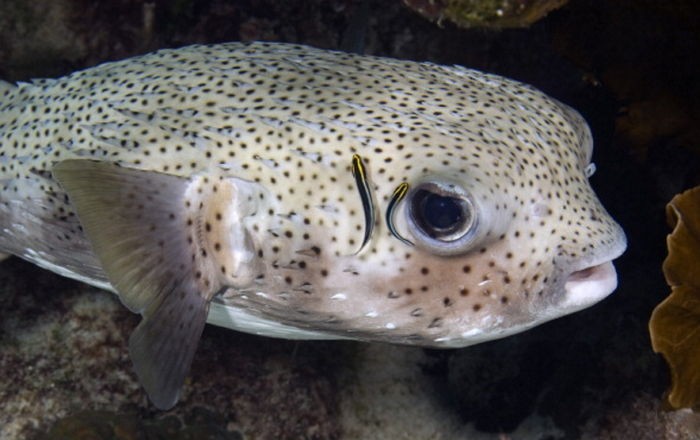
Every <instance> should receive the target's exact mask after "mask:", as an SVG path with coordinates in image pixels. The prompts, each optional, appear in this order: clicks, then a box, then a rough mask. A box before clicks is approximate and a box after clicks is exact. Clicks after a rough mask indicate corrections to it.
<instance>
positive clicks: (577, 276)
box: [560, 260, 617, 312]
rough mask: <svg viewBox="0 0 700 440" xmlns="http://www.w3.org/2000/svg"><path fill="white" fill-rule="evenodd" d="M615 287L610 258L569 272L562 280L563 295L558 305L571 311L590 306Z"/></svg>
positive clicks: (615, 276) (614, 274) (615, 279)
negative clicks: (564, 279)
mask: <svg viewBox="0 0 700 440" xmlns="http://www.w3.org/2000/svg"><path fill="white" fill-rule="evenodd" d="M616 287H617V272H616V271H615V266H613V263H612V260H607V261H605V262H603V263H599V264H595V265H591V266H588V267H585V268H583V269H580V270H576V271H574V272H571V273H570V274H569V276H568V277H567V279H566V281H565V282H564V291H565V297H564V300H563V301H562V302H561V304H560V306H562V307H565V308H567V309H570V310H571V311H572V312H574V311H576V310H581V309H584V308H586V307H588V306H591V305H593V304H595V303H597V302H598V301H600V300H602V299H603V298H605V297H606V296H608V295H610V294H611V293H612V292H613V291H614V290H615V288H616Z"/></svg>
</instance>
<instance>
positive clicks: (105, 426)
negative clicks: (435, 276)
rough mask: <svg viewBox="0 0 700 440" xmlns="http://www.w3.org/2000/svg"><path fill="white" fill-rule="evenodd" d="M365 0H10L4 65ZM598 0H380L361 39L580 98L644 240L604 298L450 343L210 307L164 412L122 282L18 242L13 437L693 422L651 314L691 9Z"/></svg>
mask: <svg viewBox="0 0 700 440" xmlns="http://www.w3.org/2000/svg"><path fill="white" fill-rule="evenodd" d="M357 3H358V2H356V1H351V0H346V1H340V0H333V1H332V0H325V1H324V0H315V1H312V0H307V1H288V2H275V1H272V0H270V1H253V0H250V1H224V0H208V1H178V2H166V1H154V2H150V3H148V4H147V5H146V7H144V4H143V2H139V1H135V0H133V1H130V0H119V1H105V2H99V3H95V2H88V1H83V0H60V1H52V0H37V1H34V2H22V1H9V2H3V3H2V4H0V77H2V78H5V79H13V80H22V79H28V78H31V77H38V76H56V75H60V74H64V73H68V72H70V71H72V70H75V69H78V68H81V67H85V66H88V65H94V64H96V63H98V62H101V61H104V60H108V59H120V58H124V57H126V56H129V55H133V54H137V53H143V52H145V51H148V50H150V49H155V48H158V47H175V46H181V45H184V44H187V43H192V42H216V41H229V40H240V39H245V40H254V39H267V40H276V41H292V42H301V43H306V44H311V45H315V46H319V47H326V48H337V47H339V45H340V44H341V41H342V39H343V35H344V34H347V32H345V29H347V24H348V23H349V22H350V21H351V20H350V19H349V17H350V16H351V13H352V11H353V8H355V7H356V6H357ZM627 3H628V2H625V1H622V2H621V4H623V5H622V6H624V5H627V6H629V4H627ZM676 3H677V4H678V5H679V6H678V7H679V8H680V5H683V4H684V3H683V2H676ZM606 4H607V5H609V3H606V2H605V1H604V0H599V1H572V2H570V5H569V6H568V7H566V8H565V9H563V10H561V11H557V12H554V13H552V14H550V16H548V17H547V18H546V19H544V20H543V21H541V22H539V23H537V24H536V25H535V26H533V27H532V28H530V29H527V30H511V31H501V32H485V31H480V30H461V29H457V28H456V27H454V26H451V25H450V24H448V23H443V25H442V26H436V25H435V24H432V23H430V22H428V21H426V20H424V19H423V18H421V17H419V16H418V15H416V14H414V13H413V12H411V11H409V10H408V9H406V8H404V7H403V6H401V4H400V2H398V1H389V0H386V1H380V0H376V1H372V2H370V6H371V7H370V8H369V11H370V13H369V15H367V16H364V17H361V18H363V19H364V21H365V22H366V23H367V27H366V29H365V30H364V32H365V34H364V35H365V44H364V46H365V51H366V52H367V53H371V54H379V55H387V56H393V57H397V58H407V59H417V60H431V61H435V62H440V63H445V64H451V63H457V64H462V65H466V66H469V67H475V68H481V69H484V70H488V71H492V72H495V73H500V74H504V75H506V76H510V77H514V78H517V79H521V80H523V81H526V82H528V83H531V84H534V85H536V86H538V87H540V88H542V89H543V90H545V91H547V92H548V93H549V94H551V95H552V96H554V97H556V98H558V99H560V100H562V101H563V102H566V103H568V104H570V105H572V106H573V107H575V108H577V109H579V110H580V111H581V112H582V113H583V115H584V116H585V117H586V118H587V119H588V121H589V123H590V124H591V128H592V130H593V133H594V136H595V139H596V152H595V156H594V161H595V162H596V163H597V165H598V172H597V173H596V175H595V176H594V177H593V178H592V184H593V186H594V187H595V189H596V191H597V193H598V194H599V195H600V197H601V199H602V200H603V203H604V205H605V206H606V207H607V208H608V209H609V211H610V212H611V214H612V215H613V216H614V217H615V218H616V219H618V220H619V221H620V223H621V224H622V225H623V227H624V228H625V230H626V232H627V234H628V239H629V242H630V246H629V250H628V251H627V253H626V254H625V255H624V256H623V257H622V258H621V259H620V260H618V262H617V263H616V266H617V268H618V272H619V278H620V287H619V289H618V290H617V291H616V292H615V294H614V295H612V296H611V297H610V298H608V299H606V300H605V301H603V302H602V303H601V304H599V305H597V306H595V307H593V308H591V309H588V310H586V311H583V312H580V313H578V314H576V315H573V316H570V317H567V318H563V319H559V320H557V321H554V322H552V323H549V324H546V325H543V326H541V327H539V328H536V329H534V330H532V331H529V332H526V333H523V334H521V335H516V336H513V337H510V338H507V339H504V340H502V341H496V342H492V343H486V344H482V345H479V346H475V347H471V348H467V349H462V350H448V351H435V350H423V349H418V348H410V347H395V346H387V345H381V344H364V343H355V342H289V341H281V340H273V339H267V338H260V337H255V336H249V335H244V334H240V333H236V332H233V331H229V330H225V329H220V328H215V327H211V326H207V328H206V329H205V331H204V335H203V337H202V341H201V344H200V348H199V350H198V352H197V355H196V357H195V360H194V364H193V367H192V372H191V375H190V377H189V378H188V380H187V383H186V384H185V387H184V390H183V394H182V396H181V399H180V403H179V404H178V405H177V406H176V407H175V408H174V409H173V410H171V411H168V412H165V413H163V412H159V411H157V410H155V409H154V408H153V407H152V406H151V405H150V404H149V403H148V401H147V399H146V397H145V395H144V393H143V391H142V390H141V388H140V386H139V385H138V383H137V382H136V380H135V376H134V374H133V372H132V371H131V365H130V361H129V359H128V353H127V340H128V336H129V334H130V332H131V330H132V329H133V328H134V327H135V325H136V324H137V322H138V317H137V316H135V315H132V314H131V313H129V312H128V311H127V310H126V309H125V308H124V307H122V306H121V305H120V303H119V302H118V300H117V298H116V297H114V296H113V295H111V294H109V293H106V292H102V291H99V290H97V289H94V288H91V287H88V286H85V285H82V284H80V283H77V282H74V281H71V280H67V279H64V278H61V277H58V276H57V275H54V274H52V273H49V272H46V271H44V270H41V269H39V268H37V267H35V266H32V265H30V264H28V263H25V262H23V261H20V260H18V259H9V260H5V261H3V262H1V263H0V439H3V440H5V439H8V440H11V439H25V438H27V439H39V438H46V439H61V438H76V439H111V438H119V439H146V438H149V439H150V438H181V439H185V438H187V439H204V438H210V439H242V438H245V439H482V438H483V439H511V438H512V439H559V438H567V439H569V438H570V439H578V438H581V439H608V438H609V439H630V438H634V439H636V440H641V439H694V438H700V418H699V417H698V416H697V415H695V414H693V413H691V412H689V411H676V412H667V411H664V410H663V409H662V399H663V392H664V390H665V389H666V387H667V386H668V381H669V376H668V371H667V369H666V367H665V365H664V363H663V362H662V360H661V359H660V357H658V356H657V355H655V354H654V353H653V352H652V351H651V348H650V344H649V338H648V333H647V321H648V317H649V314H650V312H651V310H652V309H653V307H654V305H655V304H656V303H658V302H659V301H660V300H661V299H662V298H663V297H664V296H665V295H666V294H667V290H668V289H667V287H666V286H665V284H664V280H663V277H662V274H661V262H662V260H663V258H664V243H665V242H664V240H665V234H666V233H667V227H666V225H665V224H664V215H663V206H664V204H665V203H666V202H667V201H668V200H669V199H670V197H671V196H672V195H673V194H675V193H677V192H680V191H681V190H683V189H684V188H687V187H688V186H689V185H691V184H692V183H693V182H694V184H697V183H698V177H697V174H695V173H696V172H697V170H698V169H699V168H698V167H697V163H698V159H697V155H696V152H697V149H696V150H692V149H689V143H688V142H687V139H691V140H692V139H696V138H695V137H693V134H694V133H695V132H694V131H693V129H694V127H693V125H694V124H686V123H684V122H683V119H682V118H683V115H684V114H685V113H683V112H680V111H678V108H677V107H676V106H675V104H674V103H676V102H683V100H684V99H686V100H689V99H694V97H696V96H697V86H693V84H688V83H682V81H681V80H679V79H678V76H681V77H683V78H687V77H695V78H697V75H695V76H693V75H691V74H688V72H690V73H694V72H696V70H693V69H697V66H694V65H693V66H687V65H685V64H683V63H684V62H692V60H693V59H694V58H693V57H692V55H693V54H694V53H695V49H696V48H697V34H696V33H694V32H693V31H692V30H689V31H688V33H685V30H684V29H685V27H684V26H685V25H686V24H687V23H686V22H685V21H684V19H683V17H685V16H691V15H692V10H691V11H688V12H683V13H679V12H678V11H675V10H673V8H672V7H671V6H669V7H668V10H666V11H665V12H664V13H666V14H667V15H663V14H662V13H660V12H659V11H658V10H649V9H645V8H644V7H643V6H639V7H637V8H636V9H635V8H632V9H630V10H629V11H631V12H624V13H621V12H620V10H619V9H620V8H622V6H620V8H616V7H607V6H605V5H606ZM667 4H671V5H673V4H675V3H674V2H669V3H667ZM684 7H688V6H687V5H685V6H684ZM690 8H692V6H690ZM149 14H153V16H154V17H155V18H154V20H153V21H149V20H148V19H145V22H146V23H149V24H148V25H147V26H145V25H144V24H143V23H144V17H147V16H148V15H149ZM662 43H663V44H662ZM675 43H678V44H675ZM679 54H680V55H683V54H685V56H680V55H679ZM673 63H676V64H673ZM649 84H653V86H649ZM693 87H695V88H693ZM659 96H663V97H664V99H658V97H659ZM668 96H671V97H672V98H673V99H670V100H669V99H665V98H666V97H668ZM638 103H643V104H644V106H642V105H637V104H638ZM650 107H651V108H653V109H654V111H653V112H651V113H650V114H651V115H652V116H649V117H648V118H646V119H645V115H647V114H646V113H645V112H644V109H646V108H650ZM681 107H682V108H685V107H683V106H681ZM686 113H688V112H686ZM677 114H680V115H681V116H677V117H675V119H672V120H671V122H668V121H669V120H670V119H669V116H668V115H677ZM640 115H641V116H640ZM693 116H694V114H693V113H692V112H690V113H689V114H688V115H687V117H688V118H692V117H693ZM664 118H665V119H664ZM659 120H662V122H663V124H661V123H658V121H659ZM679 120H680V121H681V122H678V121H679ZM635 124H636V125H635ZM674 124H675V125H674ZM669 127H670V128H669ZM642 128H643V129H642ZM655 130H656V131H655Z"/></svg>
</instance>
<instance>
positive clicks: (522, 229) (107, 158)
mask: <svg viewBox="0 0 700 440" xmlns="http://www.w3.org/2000/svg"><path fill="white" fill-rule="evenodd" d="M0 97H1V99H0V145H1V149H0V190H1V191H0V252H3V253H6V254H13V255H16V256H19V257H21V258H24V259H26V260H29V261H32V262H34V263H36V264H38V265H40V266H42V267H45V268H47V269H49V270H52V271H55V272H57V273H59V274H62V275H65V276H68V277H72V278H75V279H78V280H81V281H84V282H87V283H90V284H92V285H95V286H99V287H102V288H106V289H110V290H112V291H114V292H116V293H118V295H119V297H120V298H121V300H122V302H123V303H124V304H125V305H126V306H127V307H128V308H129V309H131V310H132V311H134V312H138V313H140V314H142V315H143V319H142V321H141V323H140V324H139V326H138V327H137V328H136V330H135V331H134V333H133V335H132V337H131V339H130V343H129V348H130V353H131V356H132V359H133V362H134V365H135V370H136V372H137V374H138V376H139V379H140V380H141V382H142V384H143V385H144V387H145V388H146V390H147V392H148V394H149V396H150V397H151V399H152V400H153V402H154V403H155V404H156V405H157V406H158V407H160V408H169V407H171V406H172V405H174V404H175V402H176V401H177V397H178V393H179V389H180V387H181V385H182V382H183V380H184V377H185V375H186V374H187V371H188V369H189V365H190V363H191V360H192V357H193V354H194V352H195V349H196V345H197V343H198V340H199V337H200V334H201V331H202V328H203V326H204V324H205V322H206V320H207V317H208V319H209V322H212V323H215V324H218V325H223V326H226V327H229V328H233V329H237V330H242V331H247V332H252V333H258V334H263V335H270V336H278V337H287V338H353V339H361V340H368V341H385V342H391V343H403V344H414V345H422V346H431V347H463V346H467V345H471V344H475V343H478V342H481V341H486V340H490V339H496V338H500V337H504V336H506V335H509V334H512V333H516V332H519V331H523V330H525V329H527V328H529V327H532V326H535V325H537V324H540V323H542V322H545V321H547V320H550V319H553V318H556V317H559V316H561V315H565V314H568V313H571V312H574V311H576V310H579V309H582V308H584V307H587V306H590V305H592V304H594V303H595V302H597V301H599V300H601V299H602V298H603V297H605V296H606V295H608V294H609V293H610V292H612V291H613V290H614V288H615V287H616V283H617V280H616V275H615V270H614V268H613V266H612V263H611V260H612V259H614V258H616V257H618V256H619V255H620V254H621V253H622V252H623V251H624V248H625V237H624V234H623V232H622V231H621V229H620V227H619V226H618V225H617V224H616V223H615V222H614V221H613V220H612V219H611V218H610V216H609V215H608V214H607V213H606V211H605V210H604V208H603V207H602V206H601V205H600V203H599V201H598V199H597V198H596V196H595V194H594V193H593V191H592V189H591V187H590V185H589V183H588V174H589V173H590V170H591V164H590V160H591V151H592V140H591V135H590V132H589V130H588V128H587V126H586V124H585V122H584V121H583V119H582V118H581V117H580V116H579V114H578V113H576V112H575V111H574V110H572V109H570V108H569V107H567V106H566V105H564V104H561V103H559V102H558V101H556V100H554V99H552V98H549V97H547V96H546V95H544V94H543V93H541V92H539V91H537V90H535V89H533V88H531V87H529V86H527V85H524V84H521V83H518V82H515V81H511V80H508V79H505V78H501V77H498V76H495V75H489V74H484V73H481V72H477V71H474V70H468V69H464V68H461V67H445V66H438V65H434V64H430V63H416V62H408V61H397V60H390V59H383V58H377V57H371V56H360V55H354V54H346V53H339V52H331V51H324V50H318V49H313V48H308V47H303V46H297V45H287V44H279V43H254V44H240V43H231V44H220V45H212V46H191V47H186V48H182V49H175V50H161V51H158V52H155V53H153V54H149V55H145V56H141V57H136V58H132V59H128V60H124V61H119V62H113V63H107V64H103V65H100V66H97V67H94V68H91V69H87V70H84V71H80V72H77V73H74V74H72V75H69V76H66V77H64V78H60V79H46V80H35V81H32V82H31V83H20V84H17V85H14V84H8V83H0ZM210 305H211V306H212V307H211V309H210Z"/></svg>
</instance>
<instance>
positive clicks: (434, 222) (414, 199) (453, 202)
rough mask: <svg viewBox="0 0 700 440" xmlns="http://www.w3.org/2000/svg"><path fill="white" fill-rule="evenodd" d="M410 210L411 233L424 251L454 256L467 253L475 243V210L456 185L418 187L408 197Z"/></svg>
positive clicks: (436, 184) (421, 185) (429, 184)
mask: <svg viewBox="0 0 700 440" xmlns="http://www.w3.org/2000/svg"><path fill="white" fill-rule="evenodd" d="M407 208H408V209H407V214H408V225H409V230H410V232H411V234H412V235H413V236H414V238H415V239H416V241H417V244H419V245H421V246H422V247H424V248H427V249H428V250H430V251H432V252H434V253H438V254H442V255H453V254H457V253H461V252H464V251H466V250H467V249H468V248H469V245H470V244H471V242H472V241H473V240H472V238H473V235H474V230H475V228H476V224H477V215H476V209H475V207H474V203H473V202H472V200H471V198H470V197H469V196H468V195H467V194H464V191H463V190H461V188H458V187H457V186H456V185H454V184H444V183H442V182H425V183H422V184H419V185H417V186H416V187H415V188H413V190H412V191H411V193H410V194H409V195H408V206H407Z"/></svg>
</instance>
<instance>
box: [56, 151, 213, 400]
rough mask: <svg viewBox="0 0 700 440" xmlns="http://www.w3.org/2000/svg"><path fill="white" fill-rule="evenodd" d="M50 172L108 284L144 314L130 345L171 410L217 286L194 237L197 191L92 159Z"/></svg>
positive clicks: (144, 376) (152, 390)
mask: <svg viewBox="0 0 700 440" xmlns="http://www.w3.org/2000/svg"><path fill="white" fill-rule="evenodd" d="M53 173H54V176H55V178H56V179H57V180H58V181H59V182H60V183H61V185H62V186H63V188H64V189H65V190H66V192H67V193H68V196H69V198H70V202H71V204H72V205H73V207H74V208H75V210H76V213H77V215H78V218H79V220H80V223H81V225H82V227H83V228H84V230H85V233H86V235H87V237H88V239H89V240H90V243H91V245H92V247H93V250H94V252H95V254H96V255H97V256H98V258H99V260H100V262H101V264H102V266H103V268H104V270H105V272H106V273H107V276H108V278H109V281H110V283H111V284H112V285H113V286H114V287H115V289H116V290H117V291H118V293H119V296H120V298H121V300H122V302H123V303H124V304H125V305H126V306H127V307H128V308H129V309H131V310H132V311H134V312H137V313H141V315H142V316H143V319H142V321H141V323H140V324H139V326H138V327H137V328H136V330H135V331H134V333H133V334H132V335H131V338H130V341H129V351H130V354H131V358H132V360H133V363H134V368H135V370H136V374H137V375H138V377H139V380H140V381H141V383H142V385H143V386H144V388H145V389H146V392H147V393H148V395H149V397H150V398H151V400H152V401H153V403H154V404H155V405H156V406H157V407H158V408H160V409H168V408H170V407H172V406H173V405H175V403H176V402H177V399H178V395H179V392H180V388H181V386H182V384H183V382H184V379H185V376H186V375H187V373H188V371H189V368H190V365H191V363H192V358H193V356H194V352H195V350H196V347H197V343H198V341H199V338H200V336H201V333H202V329H203V328H204V324H205V322H206V317H207V311H208V304H209V301H210V300H211V298H212V297H213V296H214V294H215V293H216V292H217V291H218V290H219V289H220V288H221V283H220V280H219V279H218V278H217V275H216V270H214V265H213V263H212V262H210V261H208V260H207V251H206V249H205V248H204V247H203V246H204V245H203V244H202V240H201V239H200V238H199V237H198V236H197V234H198V231H197V221H196V220H197V219H196V215H197V212H196V210H197V209H198V206H195V205H199V208H200V209H201V206H202V204H203V202H202V201H201V200H200V199H198V198H197V197H200V198H201V197H203V196H202V191H201V190H200V191H193V185H196V182H194V181H193V180H192V179H185V178H180V177H177V176H171V175H166V174H161V173H156V172H150V171H140V170H134V169H128V168H123V167H119V166H117V165H114V164H110V163H103V162H95V161H90V160H68V161H64V162H61V163H59V164H57V165H56V166H55V167H54V169H53ZM193 194H194V195H193Z"/></svg>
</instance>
